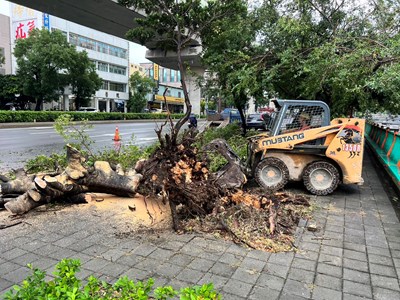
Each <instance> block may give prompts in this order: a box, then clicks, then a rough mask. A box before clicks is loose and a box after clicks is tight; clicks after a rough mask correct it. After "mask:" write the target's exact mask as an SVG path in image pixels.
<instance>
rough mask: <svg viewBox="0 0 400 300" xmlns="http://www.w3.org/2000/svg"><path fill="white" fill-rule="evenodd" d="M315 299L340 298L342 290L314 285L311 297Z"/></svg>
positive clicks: (340, 299) (334, 299) (338, 299)
mask: <svg viewBox="0 0 400 300" xmlns="http://www.w3.org/2000/svg"><path fill="white" fill-rule="evenodd" d="M311 299H315V300H342V292H341V291H337V290H333V289H329V288H326V287H321V286H318V285H317V286H315V287H314V289H313V293H312V298H311Z"/></svg>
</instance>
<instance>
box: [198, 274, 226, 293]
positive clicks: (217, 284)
mask: <svg viewBox="0 0 400 300" xmlns="http://www.w3.org/2000/svg"><path fill="white" fill-rule="evenodd" d="M228 279H229V278H228V277H223V276H219V275H216V274H212V273H206V274H205V275H204V276H203V277H202V278H201V279H200V280H199V281H198V282H197V284H200V285H202V284H207V283H213V285H214V288H215V289H216V290H218V291H219V290H222V288H223V287H224V285H225V283H226V282H227V281H228Z"/></svg>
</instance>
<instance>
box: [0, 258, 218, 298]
mask: <svg viewBox="0 0 400 300" xmlns="http://www.w3.org/2000/svg"><path fill="white" fill-rule="evenodd" d="M28 267H29V268H30V269H31V270H32V275H30V276H28V277H27V278H26V279H25V280H24V281H23V282H22V284H21V285H19V286H14V288H13V290H10V291H8V292H7V293H6V294H4V295H3V297H4V299H6V300H26V299H35V300H42V299H43V300H44V299H46V300H47V299H49V300H52V299H54V300H56V299H57V300H64V299H65V300H66V299H71V300H73V299H76V300H89V299H95V300H103V299H104V300H107V299H122V300H125V299H126V300H128V299H129V300H131V299H132V300H147V299H158V300H166V299H172V298H173V297H175V296H176V295H178V296H180V299H181V300H217V299H222V297H221V295H220V294H219V293H218V292H216V291H215V290H214V287H213V285H212V284H211V283H210V284H204V285H203V286H194V287H186V288H182V289H181V290H180V291H176V290H174V288H173V287H171V286H162V287H158V288H156V289H155V290H153V285H154V280H153V279H152V278H150V279H149V280H147V281H146V282H141V281H138V282H134V281H132V280H130V279H129V278H128V277H126V276H124V277H121V278H119V279H118V280H117V281H116V282H115V283H114V284H109V283H107V282H105V281H100V280H99V279H97V278H96V277H94V276H90V277H89V279H88V283H87V284H86V285H84V284H83V283H82V281H81V280H80V279H78V278H77V277H76V273H77V272H79V268H80V261H79V260H75V259H63V260H62V261H61V262H59V263H58V264H57V266H56V271H55V272H54V276H55V278H54V279H52V280H50V281H46V280H45V277H46V272H45V271H42V270H39V269H36V268H33V267H32V265H28Z"/></svg>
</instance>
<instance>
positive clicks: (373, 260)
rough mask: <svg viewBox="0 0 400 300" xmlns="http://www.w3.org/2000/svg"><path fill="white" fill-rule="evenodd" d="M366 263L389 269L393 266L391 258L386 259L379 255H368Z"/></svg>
mask: <svg viewBox="0 0 400 300" xmlns="http://www.w3.org/2000/svg"><path fill="white" fill-rule="evenodd" d="M368 261H369V262H370V263H373V264H379V265H385V266H389V267H392V266H393V260H392V258H391V257H387V256H383V255H379V254H369V255H368Z"/></svg>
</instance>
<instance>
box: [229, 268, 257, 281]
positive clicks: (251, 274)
mask: <svg viewBox="0 0 400 300" xmlns="http://www.w3.org/2000/svg"><path fill="white" fill-rule="evenodd" d="M259 276H260V272H258V271H256V270H247V269H243V268H237V269H236V271H235V273H233V275H232V278H233V279H236V280H240V281H243V282H246V283H250V284H255V283H256V281H257V279H258V277H259Z"/></svg>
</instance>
